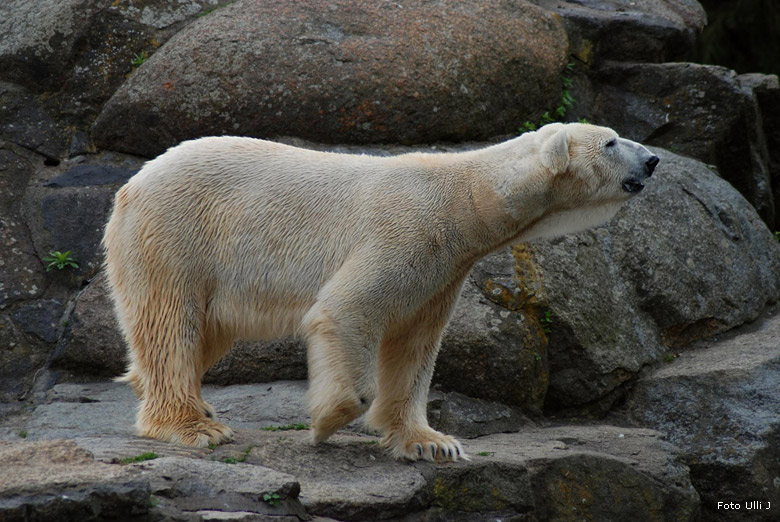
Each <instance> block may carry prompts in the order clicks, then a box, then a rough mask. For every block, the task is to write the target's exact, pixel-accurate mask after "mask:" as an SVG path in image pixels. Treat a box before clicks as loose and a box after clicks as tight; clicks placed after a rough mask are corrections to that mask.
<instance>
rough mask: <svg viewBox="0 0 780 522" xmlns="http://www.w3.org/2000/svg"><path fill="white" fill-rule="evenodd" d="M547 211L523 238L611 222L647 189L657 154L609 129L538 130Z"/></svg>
mask: <svg viewBox="0 0 780 522" xmlns="http://www.w3.org/2000/svg"><path fill="white" fill-rule="evenodd" d="M537 135H538V136H537V143H538V144H539V145H538V154H539V162H540V164H541V166H542V168H543V169H544V173H543V177H544V179H545V180H546V181H545V183H546V185H547V189H548V190H547V201H548V202H549V207H548V208H547V211H546V212H545V215H544V216H543V218H542V219H541V220H539V222H537V223H536V224H535V225H534V226H533V227H532V228H531V229H530V230H528V231H527V233H526V234H524V239H531V238H534V237H550V236H557V235H562V234H568V233H571V232H577V231H580V230H584V229H585V228H589V227H592V226H596V225H599V224H601V223H604V222H605V221H607V220H608V219H610V218H611V217H612V216H613V215H614V214H615V213H616V212H617V210H618V209H619V208H620V206H621V205H622V204H623V203H624V202H625V201H626V200H628V199H629V198H631V197H632V196H635V195H636V194H638V193H639V192H640V191H641V190H642V189H643V188H644V186H645V185H644V183H645V180H647V178H649V177H650V176H652V174H653V171H654V170H655V167H656V165H658V161H659V159H658V156H656V155H655V154H653V153H652V152H650V151H649V150H647V149H646V148H645V147H643V146H642V145H640V144H639V143H636V142H633V141H631V140H627V139H624V138H620V137H619V136H618V135H617V133H616V132H615V131H613V130H612V129H609V128H607V127H598V126H596V125H589V124H584V123H569V124H561V123H555V124H550V125H546V126H544V127H542V128H541V129H540V130H539V131H537Z"/></svg>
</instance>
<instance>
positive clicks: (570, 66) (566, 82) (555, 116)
mask: <svg viewBox="0 0 780 522" xmlns="http://www.w3.org/2000/svg"><path fill="white" fill-rule="evenodd" d="M573 70H574V62H573V61H570V62H569V63H567V64H566V67H565V68H564V70H563V73H562V76H561V85H562V87H563V88H562V89H561V101H560V102H559V103H558V106H557V107H556V108H555V109H554V110H553V111H552V114H550V111H545V112H544V113H543V114H542V116H541V118H539V121H538V122H532V121H526V122H525V123H523V126H522V127H520V131H521V132H532V131H535V130H537V129H538V128H539V127H543V126H544V125H547V124H548V123H554V122H556V121H563V119H564V117H565V116H566V111H567V110H568V109H569V108H570V107H571V106H572V105H574V102H575V101H576V100H575V99H574V97H573V96H572V95H571V91H570V90H569V89H570V88H571V86H572V79H571V73H572V71H573ZM577 121H578V122H579V123H588V121H587V120H586V119H584V118H580V119H579V120H577Z"/></svg>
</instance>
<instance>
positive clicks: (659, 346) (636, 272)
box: [443, 151, 780, 413]
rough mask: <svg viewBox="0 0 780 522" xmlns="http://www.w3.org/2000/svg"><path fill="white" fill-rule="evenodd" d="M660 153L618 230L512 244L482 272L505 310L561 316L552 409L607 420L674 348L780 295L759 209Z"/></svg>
mask: <svg viewBox="0 0 780 522" xmlns="http://www.w3.org/2000/svg"><path fill="white" fill-rule="evenodd" d="M657 153H658V154H659V155H660V157H661V163H660V164H659V167H658V169H657V171H656V175H655V176H654V178H653V179H652V180H650V182H649V183H648V186H647V188H646V189H645V191H644V192H643V193H642V194H641V195H640V196H639V197H638V198H636V199H634V200H633V201H631V202H630V203H629V204H627V205H626V206H625V207H624V208H623V209H622V210H621V211H620V212H619V213H618V215H617V216H616V217H615V219H613V220H612V221H611V222H610V223H608V224H607V225H606V226H603V227H600V228H597V229H595V230H591V231H586V232H583V233H581V234H577V235H574V236H568V237H564V238H560V239H555V240H551V241H537V242H534V243H532V244H530V245H528V246H521V247H514V248H513V249H508V250H507V251H504V252H500V253H497V254H494V255H493V256H491V257H489V258H487V259H486V260H484V261H483V262H481V263H480V264H479V265H478V266H477V268H476V270H475V273H474V274H475V275H474V277H475V279H476V280H477V281H480V282H481V283H480V286H481V288H482V291H483V295H484V296H485V297H486V298H487V297H489V298H491V299H493V300H494V302H497V303H499V304H500V305H501V306H502V307H503V308H504V311H505V312H506V311H508V310H513V309H514V310H518V309H520V310H522V309H523V307H526V308H528V307H529V306H530V307H532V309H533V310H536V312H535V313H531V314H528V313H526V314H525V316H524V317H526V318H530V319H531V321H539V319H542V318H544V315H542V314H546V313H548V312H549V316H548V317H547V318H546V321H547V324H546V325H545V327H546V329H547V330H548V331H549V332H548V333H547V334H546V335H545V340H546V339H547V338H549V346H548V347H547V348H548V350H547V352H548V353H547V357H549V379H550V380H549V389H548V390H547V408H548V409H567V408H572V407H576V408H578V407H585V406H587V408H591V407H593V408H595V409H593V410H592V412H594V413H599V412H600V413H603V412H604V411H605V408H608V407H609V405H610V404H611V403H612V402H613V401H614V400H615V399H616V398H617V397H616V396H614V395H613V391H615V390H616V389H617V388H618V386H619V385H620V384H622V383H624V382H626V381H628V380H629V379H630V378H631V377H632V376H633V375H635V374H636V373H637V372H638V371H639V370H640V369H641V368H642V367H643V366H644V365H646V364H649V363H652V362H653V361H656V360H658V359H659V357H660V355H661V354H662V353H663V352H665V351H666V350H667V346H683V345H685V344H688V343H690V342H692V341H694V340H696V339H700V338H702V337H706V336H709V335H713V334H716V333H719V332H723V331H725V330H728V329H730V328H733V327H735V326H738V325H740V324H742V323H744V322H747V321H751V320H754V319H755V318H757V317H758V316H759V315H760V313H761V311H762V310H763V309H764V307H765V306H766V305H767V304H768V303H771V302H774V301H776V300H777V299H778V298H780V245H778V243H777V242H776V241H775V240H774V238H773V237H772V235H771V234H770V233H769V232H768V231H767V229H766V227H765V226H764V224H763V223H762V222H761V220H760V218H759V217H758V216H757V214H756V213H755V211H754V210H753V208H752V207H751V206H750V205H749V204H748V203H747V201H745V199H744V198H743V197H742V196H740V195H739V193H737V192H736V191H735V190H734V189H733V188H732V187H731V186H730V185H729V184H728V183H726V182H725V181H724V180H722V179H720V178H719V177H718V176H717V175H715V174H714V173H713V172H711V171H710V170H709V169H708V168H706V167H705V166H704V165H702V164H701V163H699V162H697V161H694V160H690V159H686V158H683V157H681V156H677V155H674V154H671V153H668V152H665V151H657ZM484 267H490V268H489V270H485V268H484ZM487 276H490V277H487ZM466 324H469V323H468V322H467V323H466ZM537 324H540V323H537ZM543 335H544V334H543ZM515 339H517V337H515ZM516 342H518V343H519V342H520V341H519V340H517V341H516ZM525 346H534V341H533V340H532V341H530V342H528V344H526V345H525ZM539 346H541V343H540V344H539ZM446 348H447V346H445V349H446ZM540 350H541V348H540ZM443 353H446V352H444V350H443ZM481 353H490V352H485V351H482V352H481ZM491 375H492V374H491ZM465 378H468V376H467V377H465ZM451 382H453V383H455V379H453V380H452V381H451ZM526 382H527V381H526ZM448 384H449V383H448ZM453 385H454V386H457V384H453ZM510 386H511V385H510ZM458 391H463V390H458ZM465 393H469V392H465ZM470 393H471V394H472V395H475V393H474V391H473V390H470ZM477 396H478V395H477ZM485 398H489V397H485ZM602 399H603V401H602ZM503 401H504V402H508V401H506V399H503ZM589 403H594V404H589ZM514 404H516V403H514Z"/></svg>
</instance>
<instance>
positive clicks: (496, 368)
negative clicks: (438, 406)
mask: <svg viewBox="0 0 780 522" xmlns="http://www.w3.org/2000/svg"><path fill="white" fill-rule="evenodd" d="M503 261H506V259H505V258H501V259H500V260H499V261H498V262H499V263H500V262H503ZM495 262H496V261H495V258H490V259H487V260H485V261H482V262H480V263H479V264H478V265H477V268H476V269H475V272H474V274H473V275H472V276H471V277H470V278H469V280H468V281H467V282H466V284H465V286H464V288H463V291H462V292H461V296H460V299H459V300H458V303H457V304H456V306H455V310H454V312H453V314H452V317H451V318H450V322H449V324H448V325H447V327H446V328H445V330H444V334H443V338H442V347H441V351H440V352H439V357H438V359H437V360H436V371H435V373H434V377H433V382H434V383H437V384H440V385H441V387H442V389H443V390H447V391H456V392H460V393H463V394H466V395H470V396H472V397H479V398H482V399H487V400H489V401H497V402H502V403H504V404H510V405H513V406H521V407H523V408H524V409H526V410H527V411H530V412H536V413H539V412H541V409H542V405H543V401H544V395H545V391H546V389H547V379H548V374H547V364H546V363H547V360H546V359H547V350H546V348H547V347H546V337H545V335H544V333H543V331H542V329H541V327H540V325H539V322H538V320H537V318H536V316H535V311H534V309H533V307H532V306H528V307H526V308H521V307H516V306H512V303H511V302H510V303H509V304H506V303H502V302H501V300H500V299H499V298H497V297H496V295H495V294H493V293H492V291H493V290H495V289H496V288H498V285H497V284H495V285H491V283H487V282H484V281H486V280H488V276H489V275H492V276H494V278H495V275H496V274H497V273H501V274H507V273H508V274H510V275H509V277H510V278H511V277H512V274H514V259H512V258H509V263H510V267H507V266H503V265H502V266H493V265H494V264H495ZM491 281H492V280H491ZM488 297H492V298H493V299H494V300H495V301H497V302H494V301H493V300H490V299H489V298H488ZM498 297H502V296H498ZM502 305H504V306H502ZM497 383H500V384H499V385H497Z"/></svg>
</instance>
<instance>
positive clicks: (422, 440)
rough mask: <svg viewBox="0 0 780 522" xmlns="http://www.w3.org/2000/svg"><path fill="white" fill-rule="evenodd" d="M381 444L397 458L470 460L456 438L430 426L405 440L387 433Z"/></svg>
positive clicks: (441, 460) (438, 460) (437, 460)
mask: <svg viewBox="0 0 780 522" xmlns="http://www.w3.org/2000/svg"><path fill="white" fill-rule="evenodd" d="M383 445H384V446H385V447H387V448H389V450H390V453H391V454H392V455H393V456H394V457H395V458H398V459H407V460H412V461H416V460H428V461H435V462H446V461H451V462H455V461H458V460H471V459H469V457H468V455H466V453H465V452H464V451H463V448H462V446H461V445H460V442H458V440H457V439H455V438H454V437H450V436H449V435H444V434H442V433H439V432H438V431H434V430H432V429H430V428H429V429H427V430H424V431H421V432H419V433H418V434H416V435H415V436H412V437H408V438H406V439H405V440H403V439H400V437H393V436H392V435H389V436H388V437H385V439H384V440H383Z"/></svg>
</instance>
